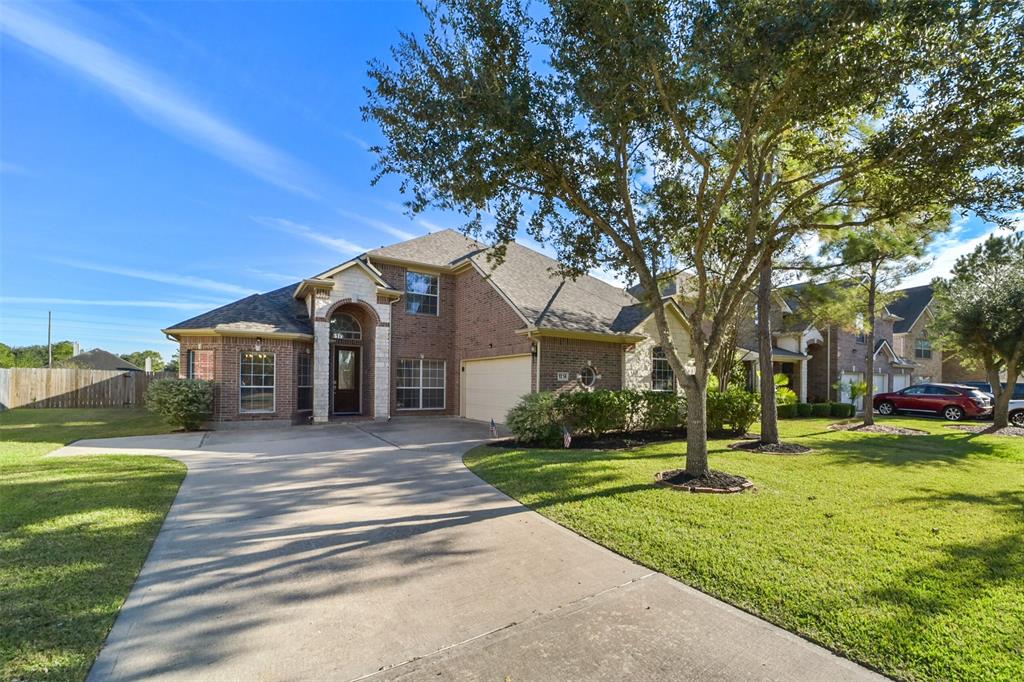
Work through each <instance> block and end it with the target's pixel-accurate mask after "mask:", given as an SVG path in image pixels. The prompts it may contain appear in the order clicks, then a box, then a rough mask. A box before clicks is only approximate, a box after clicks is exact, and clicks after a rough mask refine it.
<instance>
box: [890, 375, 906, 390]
mask: <svg viewBox="0 0 1024 682" xmlns="http://www.w3.org/2000/svg"><path fill="white" fill-rule="evenodd" d="M909 379H910V376H909V375H907V374H893V375H892V390H894V391H901V390H903V389H904V388H906V387H907V386H909V385H910V381H909Z"/></svg>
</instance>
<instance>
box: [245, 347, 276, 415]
mask: <svg viewBox="0 0 1024 682" xmlns="http://www.w3.org/2000/svg"><path fill="white" fill-rule="evenodd" d="M274 379H275V372H274V354H273V353H267V352H264V351H253V350H243V351H242V352H241V353H239V362H238V409H239V411H240V412H273V411H274V383H275V382H274Z"/></svg>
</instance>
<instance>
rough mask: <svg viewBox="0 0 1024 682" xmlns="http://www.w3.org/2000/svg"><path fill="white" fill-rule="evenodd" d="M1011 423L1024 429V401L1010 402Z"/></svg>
mask: <svg viewBox="0 0 1024 682" xmlns="http://www.w3.org/2000/svg"><path fill="white" fill-rule="evenodd" d="M1010 423H1011V424H1013V425H1014V426H1019V427H1021V428H1022V429H1024V400H1011V401H1010Z"/></svg>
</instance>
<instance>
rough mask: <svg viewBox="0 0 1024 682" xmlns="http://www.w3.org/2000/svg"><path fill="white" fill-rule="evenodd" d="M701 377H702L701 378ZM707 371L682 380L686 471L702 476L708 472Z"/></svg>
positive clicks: (692, 474) (698, 371)
mask: <svg viewBox="0 0 1024 682" xmlns="http://www.w3.org/2000/svg"><path fill="white" fill-rule="evenodd" d="M702 377H703V378H702ZM707 381H708V380H707V371H706V370H704V371H703V372H701V370H700V369H699V368H698V370H697V374H696V375H694V376H688V377H686V378H685V380H684V381H683V390H684V391H685V393H686V473H688V474H690V475H691V476H703V475H704V474H706V473H707V472H708V420H707V397H708V390H707V389H708V385H707Z"/></svg>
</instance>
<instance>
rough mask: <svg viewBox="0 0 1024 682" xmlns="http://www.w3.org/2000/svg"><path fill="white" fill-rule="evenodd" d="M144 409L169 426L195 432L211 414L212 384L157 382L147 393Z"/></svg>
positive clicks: (190, 381) (170, 380) (206, 382)
mask: <svg viewBox="0 0 1024 682" xmlns="http://www.w3.org/2000/svg"><path fill="white" fill-rule="evenodd" d="M146 408H147V409H149V411H151V412H155V413H156V414H158V415H160V416H161V417H162V418H163V420H164V421H165V422H167V423H168V424H170V425H171V426H180V427H181V428H183V429H185V430H186V431H195V430H196V429H198V428H199V427H200V426H201V425H202V423H203V421H204V420H205V419H206V418H207V417H209V416H210V415H211V414H213V382H212V381H200V380H199V379H158V380H156V381H154V382H152V383H151V384H150V385H149V388H148V389H147V390H146Z"/></svg>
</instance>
